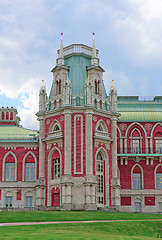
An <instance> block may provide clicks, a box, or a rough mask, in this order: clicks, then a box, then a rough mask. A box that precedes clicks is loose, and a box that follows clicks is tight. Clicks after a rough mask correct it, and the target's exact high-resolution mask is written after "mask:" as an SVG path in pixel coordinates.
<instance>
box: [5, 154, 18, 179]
mask: <svg viewBox="0 0 162 240" xmlns="http://www.w3.org/2000/svg"><path fill="white" fill-rule="evenodd" d="M10 154H11V155H12V156H13V157H14V159H15V179H14V181H17V158H16V155H15V154H14V153H13V152H11V151H10V152H8V153H6V155H5V156H4V158H3V170H2V181H5V162H6V158H7V157H8V155H10Z"/></svg>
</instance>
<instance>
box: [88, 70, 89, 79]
mask: <svg viewBox="0 0 162 240" xmlns="http://www.w3.org/2000/svg"><path fill="white" fill-rule="evenodd" d="M88 80H89V71H88Z"/></svg>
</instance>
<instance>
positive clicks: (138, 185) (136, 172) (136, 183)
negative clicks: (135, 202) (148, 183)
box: [132, 165, 142, 189]
mask: <svg viewBox="0 0 162 240" xmlns="http://www.w3.org/2000/svg"><path fill="white" fill-rule="evenodd" d="M132 180H133V189H142V173H141V169H140V167H139V166H137V165H136V166H135V167H134V168H133V173H132Z"/></svg>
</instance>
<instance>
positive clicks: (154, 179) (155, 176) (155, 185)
mask: <svg viewBox="0 0 162 240" xmlns="http://www.w3.org/2000/svg"><path fill="white" fill-rule="evenodd" d="M160 166H161V167H162V164H161V163H160V164H158V165H157V166H156V168H155V170H154V180H155V189H157V179H156V171H157V169H158V167H160Z"/></svg>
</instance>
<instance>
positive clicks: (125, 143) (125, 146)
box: [124, 122, 148, 153]
mask: <svg viewBox="0 0 162 240" xmlns="http://www.w3.org/2000/svg"><path fill="white" fill-rule="evenodd" d="M133 125H138V126H139V127H141V128H142V129H143V131H144V133H145V141H146V146H145V147H146V149H148V138H147V132H146V129H145V128H144V127H143V126H142V125H141V124H140V123H138V122H133V123H131V124H130V125H129V126H128V128H127V129H126V131H125V141H124V148H125V151H126V152H125V153H127V141H128V140H127V139H128V136H127V135H128V131H129V129H130V128H131V127H132V126H133Z"/></svg>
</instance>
